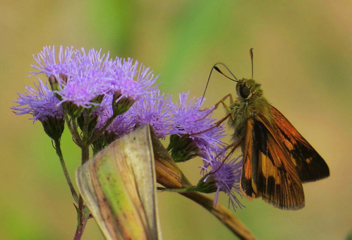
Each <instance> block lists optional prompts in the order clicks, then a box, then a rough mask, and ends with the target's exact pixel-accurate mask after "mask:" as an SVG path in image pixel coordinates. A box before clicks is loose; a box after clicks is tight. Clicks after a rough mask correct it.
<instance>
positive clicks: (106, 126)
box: [88, 114, 118, 145]
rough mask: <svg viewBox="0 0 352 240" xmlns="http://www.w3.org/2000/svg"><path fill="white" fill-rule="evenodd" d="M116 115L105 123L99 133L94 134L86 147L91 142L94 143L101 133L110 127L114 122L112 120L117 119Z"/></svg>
mask: <svg viewBox="0 0 352 240" xmlns="http://www.w3.org/2000/svg"><path fill="white" fill-rule="evenodd" d="M117 116H118V115H116V114H113V115H112V116H111V117H110V118H109V119H108V120H107V121H106V123H105V125H104V127H103V128H102V129H100V130H99V132H96V133H95V134H94V136H93V137H92V138H91V139H90V140H89V141H88V145H90V144H92V143H93V142H95V141H96V140H97V139H98V138H99V137H100V136H101V135H102V134H103V132H105V130H106V129H107V128H108V127H109V126H110V124H111V123H112V122H113V121H114V119H115V118H116V117H117Z"/></svg>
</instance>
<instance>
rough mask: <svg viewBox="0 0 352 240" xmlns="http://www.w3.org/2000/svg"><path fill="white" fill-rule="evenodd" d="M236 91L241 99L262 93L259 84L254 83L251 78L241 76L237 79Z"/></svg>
mask: <svg viewBox="0 0 352 240" xmlns="http://www.w3.org/2000/svg"><path fill="white" fill-rule="evenodd" d="M236 91H237V95H238V96H239V97H240V98H242V99H250V98H254V97H260V96H262V95H263V90H262V89H261V88H260V84H259V83H256V82H255V81H254V80H253V79H245V78H242V79H240V80H238V82H237V85H236Z"/></svg>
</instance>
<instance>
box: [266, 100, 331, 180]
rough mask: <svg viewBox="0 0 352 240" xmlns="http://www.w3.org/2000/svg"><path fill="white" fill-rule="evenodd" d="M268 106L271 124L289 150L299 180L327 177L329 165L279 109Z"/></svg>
mask: <svg viewBox="0 0 352 240" xmlns="http://www.w3.org/2000/svg"><path fill="white" fill-rule="evenodd" d="M270 108H271V111H272V113H273V125H274V126H275V127H276V128H277V133H278V136H279V139H280V140H281V141H282V142H283V144H284V145H285V148H286V150H287V151H288V152H289V155H290V158H291V160H292V162H293V164H294V166H295V168H296V170H297V172H298V175H299V177H300V179H301V181H302V182H311V181H316V180H319V179H322V178H325V177H328V176H329V175H330V171H329V167H328V165H327V164H326V163H325V161H324V159H323V158H322V157H321V156H320V155H319V153H317V151H315V150H314V148H313V147H312V146H311V145H310V144H309V143H308V142H307V141H306V140H305V139H304V137H303V136H302V135H301V134H300V133H299V132H298V131H297V130H296V129H295V127H294V126H293V125H292V124H291V123H290V122H289V121H288V120H287V118H285V116H284V115H282V114H281V113H280V112H279V110H277V109H276V108H275V107H273V106H270Z"/></svg>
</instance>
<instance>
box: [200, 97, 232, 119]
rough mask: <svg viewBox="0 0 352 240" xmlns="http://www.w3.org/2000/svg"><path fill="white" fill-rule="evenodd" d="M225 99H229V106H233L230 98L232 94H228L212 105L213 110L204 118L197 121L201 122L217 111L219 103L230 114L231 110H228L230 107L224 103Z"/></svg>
mask: <svg viewBox="0 0 352 240" xmlns="http://www.w3.org/2000/svg"><path fill="white" fill-rule="evenodd" d="M227 98H230V105H232V104H233V98H232V94H231V93H229V94H227V95H226V96H225V97H223V98H222V99H221V100H220V101H219V102H217V103H216V104H215V105H214V108H213V109H212V110H211V111H209V112H208V113H207V114H206V115H205V116H204V117H202V118H201V119H198V120H197V121H199V120H202V119H204V118H206V117H207V116H209V114H211V113H212V112H213V111H214V110H215V109H217V108H218V107H219V105H220V103H221V104H223V106H224V107H225V109H226V110H227V111H228V112H229V113H230V112H231V109H230V107H229V106H228V105H227V104H226V103H225V100H226V99H227Z"/></svg>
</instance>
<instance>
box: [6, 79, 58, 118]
mask: <svg viewBox="0 0 352 240" xmlns="http://www.w3.org/2000/svg"><path fill="white" fill-rule="evenodd" d="M34 86H35V88H32V87H31V86H26V89H27V91H25V94H18V96H19V97H18V100H15V101H14V102H15V103H17V104H18V106H16V107H12V108H11V109H12V110H14V111H15V114H17V115H22V114H30V115H32V116H33V118H30V119H33V122H34V121H37V120H38V121H41V122H43V121H46V120H47V119H48V118H49V117H54V118H58V119H63V118H64V115H63V111H62V108H61V106H59V105H58V104H59V100H58V99H57V98H56V96H55V95H54V93H53V92H52V91H51V90H50V89H49V88H48V86H47V85H46V84H44V83H43V82H42V81H41V80H40V79H39V85H36V84H34Z"/></svg>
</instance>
